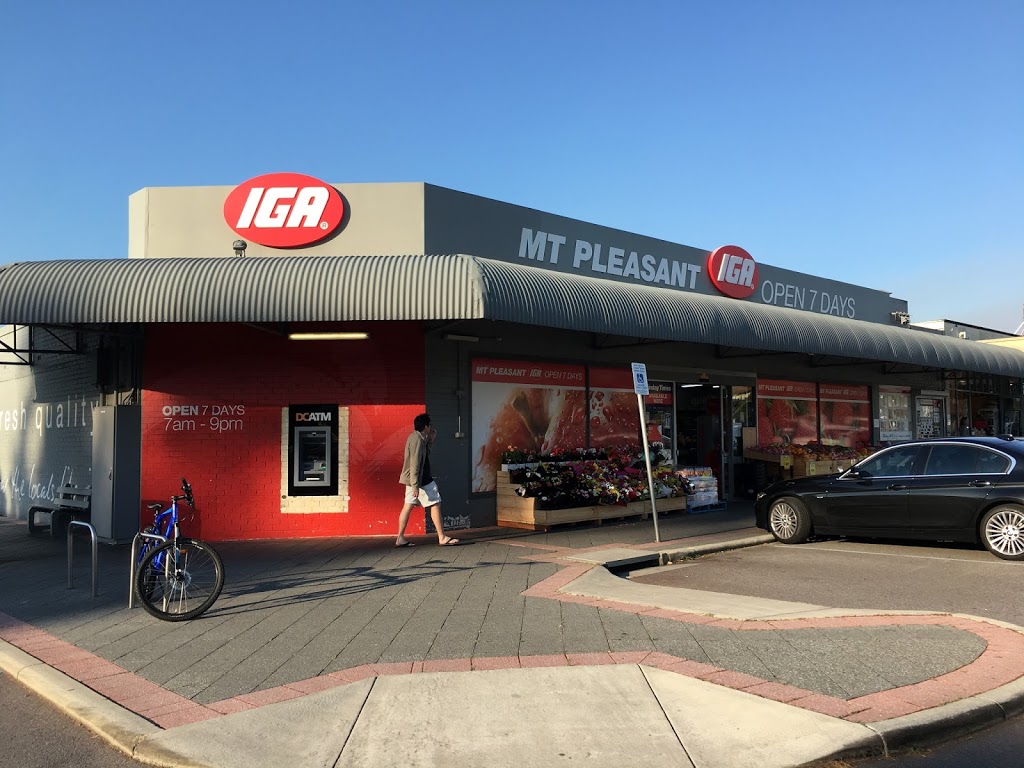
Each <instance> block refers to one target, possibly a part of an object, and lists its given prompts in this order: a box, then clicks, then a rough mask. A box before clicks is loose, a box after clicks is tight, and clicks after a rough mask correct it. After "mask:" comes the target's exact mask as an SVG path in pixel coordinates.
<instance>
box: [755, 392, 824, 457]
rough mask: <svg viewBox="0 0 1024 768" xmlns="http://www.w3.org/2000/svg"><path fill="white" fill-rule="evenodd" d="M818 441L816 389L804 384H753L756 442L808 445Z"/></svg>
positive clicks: (763, 443) (762, 443)
mask: <svg viewBox="0 0 1024 768" xmlns="http://www.w3.org/2000/svg"><path fill="white" fill-rule="evenodd" d="M817 439H818V386H817V385H816V384H813V383H810V382H806V381H779V380H774V379H761V380H759V381H758V382H757V441H758V443H759V444H760V445H772V444H773V443H782V444H786V445H788V444H789V443H801V444H804V443H810V442H814V441H816V440H817Z"/></svg>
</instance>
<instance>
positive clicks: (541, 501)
mask: <svg viewBox="0 0 1024 768" xmlns="http://www.w3.org/2000/svg"><path fill="white" fill-rule="evenodd" d="M662 450H663V447H662V446H661V444H660V443H655V444H654V445H652V446H651V454H652V455H651V461H652V463H654V462H655V461H656V460H657V459H656V457H655V452H656V451H658V452H659V453H660V451H662ZM604 454H605V458H603V459H596V458H590V455H592V454H588V457H587V458H584V459H579V460H575V461H573V460H568V461H562V460H559V461H558V463H556V462H555V461H541V462H540V463H539V464H538V465H537V466H536V467H529V468H521V469H515V470H512V471H511V472H510V473H509V479H510V480H511V481H512V482H513V483H515V484H517V485H518V486H519V487H518V488H517V489H516V493H517V494H519V495H520V496H524V497H530V498H535V499H537V502H536V503H537V504H538V505H539V506H540V507H541V508H543V509H562V508H565V507H584V506H594V505H598V504H619V505H626V504H628V503H629V502H631V501H644V500H647V499H650V498H651V495H650V488H649V484H648V479H647V470H646V467H645V466H644V454H643V449H642V448H641V447H639V446H635V445H634V446H623V447H621V448H612V447H609V448H607V449H605V450H604ZM652 475H653V478H654V496H655V498H672V497H675V496H684V495H686V494H687V493H690V492H692V490H693V486H692V484H691V483H690V481H689V480H688V479H687V478H685V477H683V476H682V475H679V474H677V473H676V472H675V471H674V470H672V469H671V468H670V467H658V468H656V469H654V470H653V471H652Z"/></svg>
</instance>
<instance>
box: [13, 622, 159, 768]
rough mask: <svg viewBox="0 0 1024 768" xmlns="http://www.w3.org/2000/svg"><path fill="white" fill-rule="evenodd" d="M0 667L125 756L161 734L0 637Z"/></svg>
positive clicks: (139, 718)
mask: <svg viewBox="0 0 1024 768" xmlns="http://www.w3.org/2000/svg"><path fill="white" fill-rule="evenodd" d="M0 669H2V670H3V671H4V672H6V673H7V674H9V675H10V676H11V677H12V678H14V679H15V680H17V681H18V682H19V683H20V684H21V685H23V686H25V687H26V688H28V689H30V690H31V691H33V692H34V693H36V694H38V695H39V696H41V697H42V698H44V699H46V700H47V701H48V702H49V703H50V704H52V705H53V706H54V707H56V708H57V709H59V710H60V711H61V712H63V713H64V714H66V715H67V716H68V717H70V718H71V719H72V720H74V721H76V722H77V723H80V724H81V725H83V726H85V727H86V728H87V729H88V730H90V731H92V732H93V733H95V734H96V735H98V736H100V737H101V738H102V739H103V740H104V741H106V742H107V743H108V744H110V746H112V747H114V748H115V749H118V750H120V751H121V752H123V753H124V754H126V755H127V756H128V757H131V758H134V757H135V748H136V746H137V745H138V744H139V742H141V741H142V740H144V739H146V738H149V737H150V736H154V735H156V734H159V733H163V730H162V729H161V728H160V727H159V726H157V725H154V724H153V723H151V722H150V721H149V720H146V719H145V718H143V717H140V716H139V715H136V714H135V713H134V712H130V711H128V710H127V709H125V708H124V707H121V706H119V705H118V704H115V703H114V702H112V701H110V699H108V698H106V697H105V696H102V695H100V694H99V693H96V691H94V690H92V689H91V688H89V687H88V686H86V685H83V684H82V683H80V682H78V681H77V680H74V679H72V678H71V677H68V676H67V675H65V674H64V673H63V672H60V671H58V670H56V669H54V668H53V667H50V666H49V665H47V664H44V663H43V662H41V661H40V660H39V659H37V658H35V657H34V656H31V655H29V654H27V653H25V652H24V651H22V650H21V649H20V648H16V647H14V646H13V645H11V644H10V643H8V642H6V641H4V640H0ZM167 765H177V763H168V764H167Z"/></svg>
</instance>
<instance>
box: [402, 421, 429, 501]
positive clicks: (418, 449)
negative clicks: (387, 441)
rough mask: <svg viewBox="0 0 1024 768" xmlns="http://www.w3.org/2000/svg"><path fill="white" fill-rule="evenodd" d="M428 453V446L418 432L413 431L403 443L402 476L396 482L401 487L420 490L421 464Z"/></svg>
mask: <svg viewBox="0 0 1024 768" xmlns="http://www.w3.org/2000/svg"><path fill="white" fill-rule="evenodd" d="M429 453H430V444H429V443H428V442H427V439H426V438H425V437H424V436H423V435H421V434H420V433H419V432H416V431H413V432H412V434H410V435H409V439H408V440H406V441H405V458H404V459H403V460H402V475H401V477H399V478H398V482H400V483H401V484H402V485H411V486H412V487H413V488H414V489H416V490H417V491H418V490H419V488H420V476H421V474H422V472H423V463H424V462H425V461H426V460H427V455H428V454H429Z"/></svg>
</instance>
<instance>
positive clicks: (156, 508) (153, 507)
mask: <svg viewBox="0 0 1024 768" xmlns="http://www.w3.org/2000/svg"><path fill="white" fill-rule="evenodd" d="M162 506H163V504H161V503H160V502H156V503H154V504H147V505H146V509H151V510H153V511H154V512H159V511H160V508H161V507H162Z"/></svg>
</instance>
